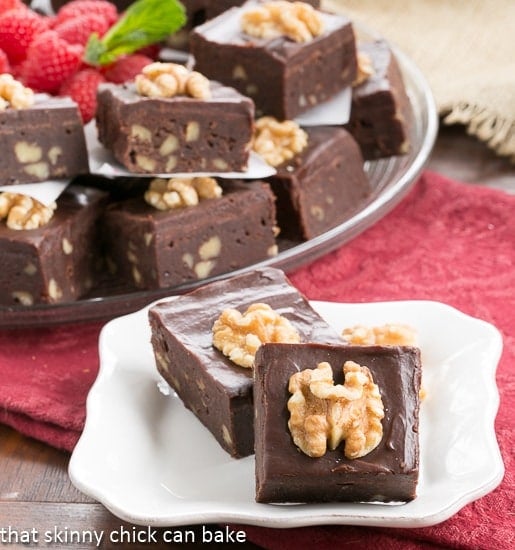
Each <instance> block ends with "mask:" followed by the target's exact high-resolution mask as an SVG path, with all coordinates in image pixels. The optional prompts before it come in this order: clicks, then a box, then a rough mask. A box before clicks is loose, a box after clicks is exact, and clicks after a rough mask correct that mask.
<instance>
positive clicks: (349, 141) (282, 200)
mask: <svg viewBox="0 0 515 550" xmlns="http://www.w3.org/2000/svg"><path fill="white" fill-rule="evenodd" d="M304 130H305V131H306V133H307V145H306V147H305V149H304V150H302V151H301V152H300V153H298V154H296V155H295V156H294V157H293V158H291V159H290V160H287V161H284V162H283V163H282V164H280V165H278V166H276V169H277V173H276V174H275V175H274V176H271V177H269V178H267V181H269V183H270V185H271V187H272V190H273V192H274V194H275V195H276V197H277V222H278V225H279V228H280V230H281V233H280V234H281V237H284V238H286V239H290V240H293V241H303V240H307V239H312V238H313V237H316V236H318V235H320V234H321V233H324V232H326V231H328V230H329V229H332V228H333V227H336V226H337V225H339V224H340V223H343V222H344V221H345V220H346V219H348V218H349V217H350V216H351V215H352V214H353V213H354V212H356V211H357V210H358V209H359V208H360V206H362V205H363V203H364V201H365V199H366V198H367V197H368V196H369V194H370V192H371V187H370V183H369V180H368V177H367V175H366V174H365V171H364V168H363V157H362V155H361V151H360V149H359V146H358V145H357V143H356V141H355V140H354V138H353V137H352V136H351V135H350V134H349V133H348V132H347V131H346V130H344V129H343V128H337V127H329V126H325V127H323V126H318V127H311V128H305V129H304Z"/></svg>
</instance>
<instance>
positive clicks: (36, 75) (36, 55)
mask: <svg viewBox="0 0 515 550" xmlns="http://www.w3.org/2000/svg"><path fill="white" fill-rule="evenodd" d="M83 52H84V48H83V47H82V46H79V45H78V44H68V42H66V41H65V40H63V39H62V38H59V35H58V34H57V33H56V32H55V31H53V30H50V31H46V32H44V33H42V34H40V35H38V36H37V37H36V38H35V39H34V40H33V41H32V43H31V45H30V47H29V50H28V52H27V61H26V62H25V65H24V67H23V80H24V82H25V85H26V86H28V87H29V88H33V89H34V91H38V92H48V93H54V92H57V90H58V89H59V87H60V86H61V84H62V83H63V82H64V81H65V80H66V79H67V78H69V77H70V76H71V75H72V74H73V73H75V72H76V71H77V70H78V68H79V67H80V64H81V59H82V54H83Z"/></svg>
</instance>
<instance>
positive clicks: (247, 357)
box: [213, 303, 300, 368]
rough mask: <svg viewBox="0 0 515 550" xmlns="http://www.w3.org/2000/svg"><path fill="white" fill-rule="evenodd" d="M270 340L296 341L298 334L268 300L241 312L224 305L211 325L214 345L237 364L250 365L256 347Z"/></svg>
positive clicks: (277, 341) (251, 364) (249, 366)
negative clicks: (226, 307)
mask: <svg viewBox="0 0 515 550" xmlns="http://www.w3.org/2000/svg"><path fill="white" fill-rule="evenodd" d="M270 342H274V343H279V342H281V343H298V342H300V336H299V333H298V332H297V331H296V330H295V328H294V327H293V326H292V325H291V323H290V321H288V319H286V317H283V316H282V315H280V314H278V313H277V312H276V311H274V310H273V309H272V308H271V307H270V306H269V305H268V304H262V303H256V304H251V305H250V306H249V307H248V308H247V310H246V311H245V313H243V314H241V313H240V312H239V311H238V310H237V309H233V308H228V309H224V310H223V311H222V313H221V314H220V317H219V318H218V319H217V320H216V321H215V323H214V325H213V345H214V346H215V348H217V349H219V350H220V351H221V352H222V353H223V354H224V355H226V356H227V357H229V359H230V360H231V361H232V362H233V363H236V364H237V365H239V366H240V367H245V368H251V367H252V366H253V365H254V357H255V355H256V352H257V350H258V348H259V347H260V346H261V345H262V344H265V343H270Z"/></svg>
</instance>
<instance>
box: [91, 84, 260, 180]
mask: <svg viewBox="0 0 515 550" xmlns="http://www.w3.org/2000/svg"><path fill="white" fill-rule="evenodd" d="M209 93H210V96H209V97H208V98H206V99H200V98H196V97H190V96H188V95H183V94H179V95H174V96H172V97H150V96H144V95H141V94H139V93H138V92H137V90H136V86H135V85H134V84H132V83H131V84H103V85H101V86H100V87H99V90H98V94H97V96H98V108H97V115H96V121H97V128H98V139H99V141H100V142H101V143H102V144H103V145H104V147H106V149H108V150H109V151H111V153H112V154H113V155H114V157H115V158H116V159H117V160H118V161H119V162H120V163H121V164H123V165H124V166H125V167H126V168H127V169H128V170H129V171H131V172H134V173H141V174H145V173H146V174H173V173H181V172H190V173H191V172H208V173H219V172H242V171H245V170H246V169H247V163H248V158H249V151H250V141H251V138H252V128H253V118H254V104H253V102H252V100H251V99H249V98H247V97H244V96H243V95H241V94H240V93H239V92H237V91H236V90H234V89H232V88H229V87H227V86H222V85H221V84H219V83H217V82H210V83H209Z"/></svg>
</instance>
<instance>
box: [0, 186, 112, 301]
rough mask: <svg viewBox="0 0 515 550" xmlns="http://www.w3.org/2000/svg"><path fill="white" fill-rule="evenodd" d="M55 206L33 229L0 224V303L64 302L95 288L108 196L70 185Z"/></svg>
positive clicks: (83, 187)
mask: <svg viewBox="0 0 515 550" xmlns="http://www.w3.org/2000/svg"><path fill="white" fill-rule="evenodd" d="M13 189H15V188H13ZM56 202H57V207H56V210H55V213H54V215H53V217H52V218H51V219H50V221H49V222H48V223H47V224H46V225H43V226H42V227H39V228H37V229H10V228H9V227H7V225H6V223H5V222H4V221H0V256H1V257H2V269H1V270H0V304H2V305H7V306H14V305H23V306H32V305H34V304H40V303H58V302H66V301H70V300H75V299H77V298H79V297H80V296H82V295H83V294H85V293H86V292H87V291H88V290H89V289H90V288H91V286H92V285H93V282H94V277H95V274H96V270H97V267H98V258H99V256H100V250H99V246H98V242H99V238H98V237H99V236H98V232H99V225H98V220H99V218H100V216H101V214H102V211H103V208H104V207H105V204H106V202H107V194H106V193H104V192H103V191H99V190H97V189H93V188H89V187H85V186H82V185H77V184H73V183H72V184H71V185H70V186H68V187H67V189H66V190H65V192H64V193H63V194H62V195H61V196H60V197H59V198H58V200H57V201H56Z"/></svg>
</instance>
